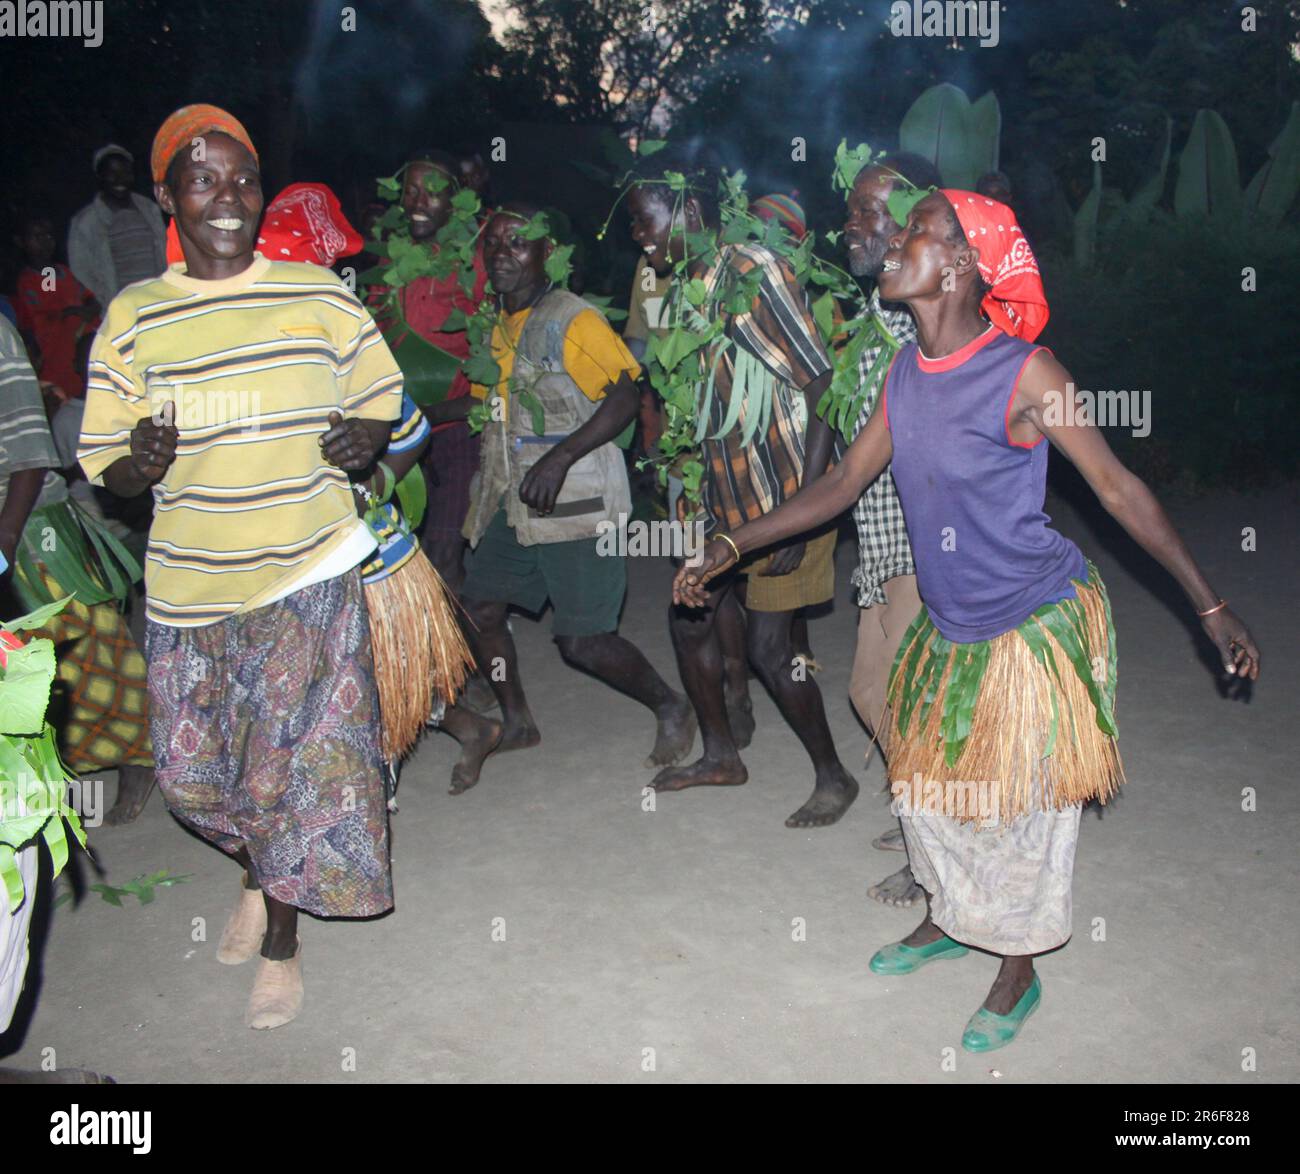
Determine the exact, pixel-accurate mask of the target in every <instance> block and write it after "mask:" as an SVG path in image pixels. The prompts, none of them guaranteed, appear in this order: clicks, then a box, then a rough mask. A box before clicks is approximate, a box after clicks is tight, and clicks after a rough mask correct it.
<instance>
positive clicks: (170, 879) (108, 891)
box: [54, 868, 194, 909]
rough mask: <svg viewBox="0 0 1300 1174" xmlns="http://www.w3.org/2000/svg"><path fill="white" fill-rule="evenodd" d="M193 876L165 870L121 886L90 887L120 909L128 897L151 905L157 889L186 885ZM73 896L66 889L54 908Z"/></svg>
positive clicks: (57, 898) (96, 885)
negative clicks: (179, 874)
mask: <svg viewBox="0 0 1300 1174" xmlns="http://www.w3.org/2000/svg"><path fill="white" fill-rule="evenodd" d="M193 875H194V874H193V873H186V874H185V875H184V876H173V875H172V874H171V873H170V872H168V871H167V869H165V868H164V869H160V870H159V871H158V872H152V873H149V874H148V875H147V876H146V875H141V876H137V877H135V878H134V879H133V880H129V881H127V882H126V884H124V885H121V886H117V885H107V884H94V885H91V886H90V889H91V891H92V892H96V893H98V894H99V895H100V896H101V897H102V898H103V899H104V901H105V902H107V903H108V904H109V905H112V906H114V907H115V908H118V909H120V908H121V907H122V901H123V899H124V898H126V897H134V898H135V899H136V900H137V901H139V902H140V904H141V905H149V904H151V903H152V902H153V899H154V890H155V889H167V888H170V887H171V886H172V885H180V884H184V883H185V882H186V881H187V880H191V879H192V878H193ZM73 896H74V894H73V892H72V890H71V889H65V890H64V891H63V892H62V893H60V894H59V895H58V896H57V897H55V899H54V907H55V908H56V909H57V908H59V907H60V906H61V905H66V904H67V903H68V902H69V901H71V900H72V899H73Z"/></svg>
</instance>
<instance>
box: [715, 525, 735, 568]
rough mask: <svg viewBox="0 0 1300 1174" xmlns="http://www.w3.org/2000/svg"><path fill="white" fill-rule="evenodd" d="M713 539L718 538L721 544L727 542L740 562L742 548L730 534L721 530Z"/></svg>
mask: <svg viewBox="0 0 1300 1174" xmlns="http://www.w3.org/2000/svg"><path fill="white" fill-rule="evenodd" d="M713 537H714V538H717V539H718V540H719V541H721V542H725V543H726V544H727V545H728V546H730V547H731V550H732V553H733V554H734V555H735V556H736V562H740V547H739V546H737V545H736V543H735V540H734V539H733V538H732V537H731V535H730V534H724V533H723V532H722V531H721V530H719V531H718V533H716V534H715V535H714V536H713Z"/></svg>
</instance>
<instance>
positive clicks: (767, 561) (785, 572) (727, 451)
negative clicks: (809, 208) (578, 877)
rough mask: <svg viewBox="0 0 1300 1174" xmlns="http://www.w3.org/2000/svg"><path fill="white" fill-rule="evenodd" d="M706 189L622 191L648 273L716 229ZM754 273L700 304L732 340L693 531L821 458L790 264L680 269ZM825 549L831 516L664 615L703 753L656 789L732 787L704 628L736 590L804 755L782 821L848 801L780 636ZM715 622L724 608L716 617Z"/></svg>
mask: <svg viewBox="0 0 1300 1174" xmlns="http://www.w3.org/2000/svg"><path fill="white" fill-rule="evenodd" d="M656 163H658V160H657V159H656ZM669 166H670V167H671V166H673V165H672V164H670V165H669ZM674 169H676V168H674ZM715 191H716V184H714V183H713V182H711V178H710V177H708V176H707V175H701V174H699V173H698V172H697V173H696V175H695V178H694V179H693V181H692V183H691V186H690V188H689V190H688V192H687V193H686V194H685V196H684V198H683V199H682V201H681V206H680V208H674V194H675V193H674V192H673V191H672V190H671V189H670V188H669V186H668V185H667V184H666V183H664V182H649V183H643V184H640V185H638V186H636V187H634V188H633V189H632V191H631V192H630V193H629V195H628V211H629V214H630V215H631V218H632V238H633V240H635V241H636V243H637V244H638V245H639V246H640V247H641V249H642V250H643V251H644V253H645V255H646V257H647V259H648V260H649V262H650V264H651V266H652V267H653V268H654V269H655V271H656V272H657V273H659V274H661V275H666V274H669V273H671V272H673V270H674V267H675V266H676V265H678V264H680V263H681V262H682V261H683V260H685V258H686V248H687V240H688V238H689V239H692V240H698V239H700V238H701V235H707V236H708V237H710V238H714V239H716V235H717V233H718V228H719V217H718V207H717V203H716V200H715V199H714V192H715ZM755 273H757V274H758V275H759V277H758V283H757V292H756V294H755V296H754V297H753V300H752V302H751V303H750V305H749V308H748V309H747V310H745V311H744V312H742V313H732V312H730V311H728V310H727V309H726V308H725V307H724V305H723V301H724V300H725V299H721V298H720V299H711V300H708V301H706V302H705V303H704V306H705V307H710V306H716V307H717V309H716V310H715V311H710V312H716V313H718V314H720V315H721V317H722V321H723V329H724V333H725V337H726V338H727V339H729V340H731V342H732V344H733V345H732V347H731V348H728V349H726V350H722V351H720V352H718V353H717V354H716V357H715V358H714V360H713V363H714V367H713V396H712V398H711V400H710V406H709V414H710V415H709V421H708V430H707V432H706V436H707V437H708V439H706V440H705V442H704V453H703V463H704V479H703V490H704V508H705V518H704V527H705V532H706V534H724V533H726V531H728V530H730V529H734V528H736V527H738V526H741V525H743V524H744V523H745V522H748V521H753V520H755V519H757V518H759V517H761V516H762V515H763V514H765V513H767V512H768V511H769V510H772V509H775V508H776V507H777V506H778V505H780V504H781V503H782V502H783V501H784V500H785V499H786V498H787V497H789V496H790V495H792V494H793V493H794V492H795V491H796V490H798V489H799V488H800V487H801V486H806V485H809V484H811V483H812V482H813V481H815V480H816V479H817V478H818V477H820V476H821V475H822V473H824V472H825V470H826V467H827V465H828V464H829V463H830V456H831V432H830V429H829V428H828V427H827V426H826V423H825V421H823V420H822V419H821V418H820V417H819V416H818V415H817V412H816V406H817V403H818V401H819V400H820V399H821V396H822V394H823V393H824V392H825V390H826V388H827V387H828V386H829V385H830V380H831V373H832V372H831V362H830V359H829V358H828V357H827V355H826V351H825V348H824V347H823V346H822V344H821V341H820V339H819V338H818V336H817V330H816V326H815V325H814V323H813V319H812V314H811V311H810V310H809V307H808V301H807V298H806V296H805V294H804V291H803V289H802V288H801V287H800V286H799V284H798V282H797V281H796V279H795V276H794V273H793V271H792V270H791V269H790V267H789V265H787V264H786V263H785V262H784V261H783V260H781V259H780V258H779V257H777V256H776V254H774V253H773V252H772V251H771V250H769V249H767V248H764V247H763V246H761V245H756V244H744V245H737V246H723V247H722V248H721V249H714V250H712V262H711V263H709V261H706V260H704V259H700V260H697V261H695V262H694V263H693V264H692V265H691V267H690V269H689V276H690V277H691V278H698V279H700V280H701V281H703V282H704V284H705V286H706V287H707V288H708V289H710V290H713V289H714V288H715V287H716V286H717V285H718V284H719V283H721V282H727V283H735V284H739V283H741V282H743V281H744V280H745V279H746V277H750V276H751V275H753V274H755ZM740 363H744V364H746V365H747V376H748V377H749V378H751V379H753V378H757V379H761V380H769V381H770V383H771V388H772V390H771V421H770V424H769V425H768V427H767V428H766V429H764V430H762V431H760V432H758V433H756V434H755V435H754V436H753V438H752V439H751V440H750V442H749V443H748V444H745V443H742V437H741V433H740V429H739V428H738V427H734V426H733V427H730V428H726V425H727V424H728V423H734V413H732V412H730V411H729V410H728V409H729V408H730V406H731V404H730V398H731V392H732V387H733V380H736V379H737V375H736V371H737V364H740ZM749 372H753V373H754V374H753V375H749ZM697 402H698V399H697ZM719 433H722V434H721V435H719ZM834 548H835V529H834V527H833V526H832V527H829V528H827V529H824V530H823V531H821V532H819V533H817V534H815V535H805V536H803V537H801V539H800V540H799V541H797V542H795V543H793V544H788V545H786V546H784V547H782V548H780V549H778V550H776V551H775V552H774V553H772V554H770V555H768V556H767V557H765V558H762V559H758V560H755V561H751V562H750V563H748V564H746V565H745V566H742V567H741V568H740V570H739V572H738V573H737V574H733V575H729V576H726V577H725V578H724V579H723V580H720V581H719V583H718V585H717V586H716V587H715V588H714V591H713V602H712V606H711V607H709V608H708V609H706V610H704V611H702V612H695V613H689V612H688V610H687V609H674V611H673V612H672V613H671V620H670V627H671V630H672V635H673V644H674V647H675V649H676V652H677V663H678V667H679V669H680V671H681V674H682V682H683V683H684V684H685V686H686V691H687V693H688V695H689V696H690V699H691V702H692V703H693V704H694V706H695V711H696V716H697V717H698V718H699V722H700V730H701V734H702V736H703V742H704V756H703V757H702V758H701V759H700V760H699V761H698V762H695V763H692V764H691V765H689V766H685V767H669V768H667V769H665V770H663V771H661V772H660V773H659V774H658V775H657V776H656V778H655V782H654V786H655V787H656V789H657V790H661V791H677V790H682V789H685V788H687V787H698V786H737V785H739V784H741V783H744V782H745V781H746V779H747V778H748V770H747V769H746V767H745V764H744V763H743V762H742V761H741V758H740V754H739V751H738V750H737V746H736V736H735V731H734V730H733V728H732V721H731V719H730V716H729V714H728V711H727V705H726V696H725V691H724V687H723V655H722V648H721V645H720V642H719V638H718V631H717V628H718V623H719V621H718V616H719V614H720V613H722V612H723V610H724V609H726V608H733V607H735V606H736V602H737V601H738V600H739V601H740V603H741V604H742V605H743V607H744V609H745V627H746V640H747V650H748V653H749V659H750V661H751V662H752V663H753V665H754V667H755V669H756V670H757V671H758V674H759V676H760V677H761V678H762V679H763V683H764V684H765V685H766V686H767V687H768V689H769V690H770V691H771V693H772V696H773V697H774V698H775V699H776V702H777V705H778V707H779V708H780V710H781V713H782V716H783V717H784V718H785V719H786V721H788V722H789V723H790V725H791V726H792V727H793V729H794V731H795V733H796V734H797V735H798V737H799V740H800V741H801V742H802V743H803V746H804V749H805V750H807V752H808V755H809V757H810V758H811V759H812V761H813V768H814V772H815V779H814V785H813V793H812V795H811V796H810V797H809V799H808V801H807V802H806V803H804V805H803V806H802V807H800V808H799V810H798V811H796V812H795V813H794V814H793V815H791V816H790V817H789V818H788V819H787V820H786V821H785V822H786V826H787V827H791V828H810V827H826V826H829V825H830V824H833V823H834V822H835V821H836V820H838V819H839V818H840V816H841V815H843V814H844V812H845V811H846V810H847V809H848V807H849V805H850V804H851V803H852V802H853V800H854V799H855V798H857V794H858V784H857V782H856V780H855V779H854V778H853V776H852V775H851V774H849V772H848V771H847V770H846V769H845V767H844V765H843V763H841V762H840V759H839V756H838V754H836V751H835V742H834V739H833V738H832V736H831V732H830V726H829V725H828V723H827V721H826V711H825V707H824V706H823V704H822V696H821V690H820V689H819V688H818V687H817V682H816V681H815V680H814V678H813V677H812V675H811V673H810V672H809V671H808V668H807V663H806V661H805V660H803V659H802V658H800V657H797V656H796V655H795V652H794V646H793V643H792V641H791V630H792V626H793V622H794V616H795V613H796V612H797V611H798V610H799V609H800V608H803V607H809V606H812V605H814V604H818V603H824V602H826V601H827V600H828V599H830V598H831V597H832V596H833V595H834V591H835V583H834V579H835V569H834V561H833V555H834ZM726 620H727V617H726V616H723V619H722V621H721V622H724V623H725V622H726Z"/></svg>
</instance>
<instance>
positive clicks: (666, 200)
mask: <svg viewBox="0 0 1300 1174" xmlns="http://www.w3.org/2000/svg"><path fill="white" fill-rule="evenodd" d="M669 171H677V172H680V173H681V174H682V175H684V176H686V190H685V192H684V193H683V194H684V195H686V196H693V197H694V198H695V201H696V203H698V204H699V206H700V215H701V219H702V220H703V221H704V224H705V226H706V227H707V228H717V227H718V226H719V225H720V223H721V221H722V214H721V209H720V207H719V205H718V185H719V183H720V182H721V176H722V167H721V164H720V163H719V161H718V158H717V156H716V155H715V153H714V152H713V150H712V148H710V147H707V146H704V145H703V144H701V143H699V142H698V141H691V142H687V143H682V144H674V145H672V146H669V147H665V148H664V149H663V150H662V151H660V152H659V153H658V154H656V155H653V156H648V157H647V158H646V159H645V161H644V163H643V165H642V166H641V167H640V168H638V170H637V173H636V174H637V178H638V179H639V180H642V181H645V180H654V181H656V182H652V183H645V182H642V183H641V184H640V187H641V190H642V191H643V192H645V193H646V195H648V196H650V197H651V198H652V199H655V200H658V201H659V202H660V203H661V204H662V205H664V206H665V207H666V208H668V210H669V211H672V207H673V204H674V202H675V199H676V197H675V194H674V192H673V190H672V189H671V188H670V187H669V186H668V185H667V184H666V183H663V182H662V180H663V178H664V176H665V174H666V173H667V172H669Z"/></svg>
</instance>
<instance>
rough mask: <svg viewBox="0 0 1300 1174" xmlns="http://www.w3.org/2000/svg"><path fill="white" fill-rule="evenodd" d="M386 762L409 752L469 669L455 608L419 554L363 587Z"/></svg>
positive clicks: (452, 697) (470, 659) (471, 662)
mask: <svg viewBox="0 0 1300 1174" xmlns="http://www.w3.org/2000/svg"><path fill="white" fill-rule="evenodd" d="M366 606H367V608H369V610H370V643H371V647H372V648H373V649H374V655H375V679H376V682H377V683H378V686H379V713H380V718H381V722H382V727H383V733H382V743H383V755H384V759H385V761H388V762H391V761H393V760H394V759H397V758H401V757H402V756H403V755H405V754H406V753H408V752H409V751H410V749H411V747H412V746H414V745H415V742H416V740H417V739H418V738H419V736H420V733H421V731H423V730H424V728H425V724H426V722H428V720H429V718H430V716H431V715H433V714H434V713H435V711H436V712H437V713H438V714H441V712H442V709H443V706H444V705H450V704H451V703H452V702H454V701H455V700H456V694H457V693H459V692H460V689H461V686H462V685H464V683H465V678H466V676H467V675H468V674H469V673H470V672H471V671H472V670H473V668H474V658H473V657H472V656H471V655H470V651H469V648H468V646H467V645H466V643H465V637H464V635H463V634H462V633H461V629H460V624H459V623H458V622H457V619H456V612H455V602H454V600H453V599H452V596H451V594H450V593H449V592H448V591H447V588H446V586H445V584H444V583H443V581H442V578H441V576H439V574H438V572H437V571H435V570H434V569H433V564H432V563H431V562H429V560H428V558H427V557H426V556H425V554H424V552H423V551H421V550H418V549H417V550H416V551H415V553H414V554H413V555H412V556H411V557H410V558H409V559H407V560H406V562H404V563H403V564H402V565H401V566H400V567H398V568H397V570H395V571H393V572H392V573H391V574H388V575H385V576H384V577H383V578H382V579H376V580H374V581H373V582H367V583H366Z"/></svg>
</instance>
